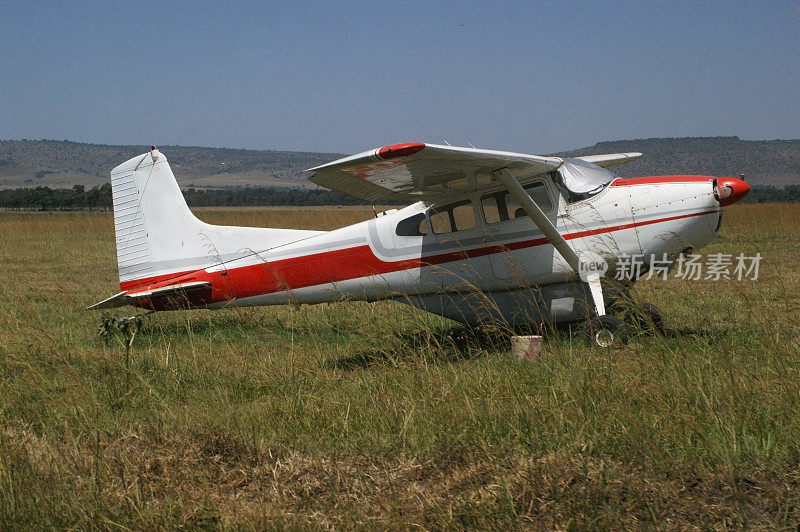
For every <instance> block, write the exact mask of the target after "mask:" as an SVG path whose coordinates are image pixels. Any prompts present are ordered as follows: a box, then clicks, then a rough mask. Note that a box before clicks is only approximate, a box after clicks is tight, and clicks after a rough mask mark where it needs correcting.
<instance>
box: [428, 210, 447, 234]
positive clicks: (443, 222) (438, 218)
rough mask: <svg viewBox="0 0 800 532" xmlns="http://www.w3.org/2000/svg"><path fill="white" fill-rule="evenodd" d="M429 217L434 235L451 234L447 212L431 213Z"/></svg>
mask: <svg viewBox="0 0 800 532" xmlns="http://www.w3.org/2000/svg"><path fill="white" fill-rule="evenodd" d="M429 216H430V218H431V228H432V229H433V232H434V233H435V234H437V235H441V234H442V233H452V232H453V225H452V224H451V223H450V212H449V211H431V212H430V214H429Z"/></svg>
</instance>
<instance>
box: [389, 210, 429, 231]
mask: <svg viewBox="0 0 800 532" xmlns="http://www.w3.org/2000/svg"><path fill="white" fill-rule="evenodd" d="M395 233H397V236H425V235H427V234H428V220H426V219H425V214H424V213H419V214H415V215H414V216H409V217H408V218H406V219H405V220H400V222H399V223H398V224H397V228H396V229H395Z"/></svg>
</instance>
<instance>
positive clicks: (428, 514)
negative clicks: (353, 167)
mask: <svg viewBox="0 0 800 532" xmlns="http://www.w3.org/2000/svg"><path fill="white" fill-rule="evenodd" d="M199 215H200V216H201V217H202V218H204V219H205V220H207V221H209V222H212V223H228V224H244V225H264V226H275V227H299V228H314V229H331V228H333V227H337V226H341V225H344V224H347V223H352V222H355V221H358V220H361V219H365V218H367V217H369V216H371V209H370V208H338V209H337V208H321V209H311V208H309V209H231V210H206V211H200V212H199ZM0 243H2V246H0V274H2V276H3V279H5V283H6V285H5V286H4V287H3V289H2V292H0V528H3V529H9V528H24V527H31V528H42V527H58V528H62V527H63V528H80V529H84V528H90V527H98V528H123V529H124V528H131V529H141V528H167V527H222V528H240V527H242V528H334V527H335V528H362V527H367V528H425V529H431V528H432V529H437V528H526V527H527V528H570V527H571V528H578V529H583V528H629V527H646V526H654V527H658V528H666V529H676V528H677V529H683V528H690V527H700V528H719V529H723V528H734V527H737V528H738V527H750V528H758V529H763V528H770V529H792V530H794V529H796V528H797V526H798V524H799V523H800V331H798V324H799V322H800V319H798V317H800V295H799V294H800V270H799V269H798V259H799V258H800V207H799V206H798V205H777V204H776V205H737V206H734V207H731V208H729V209H727V210H726V214H725V222H724V228H723V231H722V233H721V235H720V238H719V239H718V240H717V242H716V243H715V244H713V245H712V246H710V247H709V248H708V249H706V250H705V252H707V253H712V252H725V253H734V254H738V253H740V252H743V253H745V254H748V255H752V254H755V253H756V252H760V253H761V254H762V255H763V257H764V258H763V261H762V264H761V269H760V276H759V278H758V279H757V280H756V281H746V282H737V281H727V282H726V281H719V282H711V281H697V282H690V281H681V280H674V279H673V280H669V281H648V282H643V283H641V284H640V285H638V286H637V289H636V292H637V294H638V295H639V296H640V297H641V298H642V299H646V300H649V301H653V302H655V303H657V304H658V305H659V307H660V308H661V310H662V312H663V313H664V315H665V318H666V321H667V326H668V332H667V335H666V336H664V337H650V336H637V337H635V338H634V339H633V342H632V344H631V345H629V346H626V347H622V348H617V349H613V350H610V351H604V350H599V349H598V350H592V349H588V348H586V347H584V344H583V343H582V342H581V341H579V340H571V339H570V338H569V333H568V332H566V331H562V332H555V333H552V334H550V335H549V336H548V337H547V338H546V341H545V352H546V354H545V356H544V357H543V359H542V360H541V362H539V363H534V364H524V363H518V362H515V361H514V360H512V359H511V357H510V356H509V355H508V354H507V352H506V349H507V346H506V345H505V341H504V339H503V338H502V336H498V337H494V338H478V337H476V336H475V335H472V334H470V333H469V331H465V330H464V329H463V328H461V327H460V326H459V325H457V324H455V323H453V322H449V321H447V320H444V319H442V318H438V317H436V316H431V315H427V314H425V313H422V312H420V311H416V310H414V309H412V308H409V307H407V306H405V305H402V304H397V303H393V302H379V303H372V304H368V303H340V304H330V305H318V306H303V307H300V308H292V307H273V308H269V307H267V308H256V309H244V310H242V309H230V310H223V311H217V312H208V311H197V312H175V313H163V314H156V315H153V316H150V317H148V318H146V319H145V327H144V329H143V330H142V331H141V332H139V333H138V335H137V336H136V337H135V339H134V342H133V347H132V352H131V358H130V364H129V365H128V366H127V367H126V364H125V349H124V348H123V346H122V344H121V343H120V342H119V341H117V340H115V341H112V342H111V343H110V344H108V345H107V344H106V343H105V342H104V341H103V340H102V339H101V338H100V336H99V334H98V323H99V317H100V316H99V314H98V313H92V312H87V311H84V310H82V308H83V307H85V306H87V305H89V304H91V303H94V302H96V301H99V300H100V299H103V298H105V297H108V296H109V295H111V294H113V293H115V292H116V291H117V288H118V279H117V272H116V259H115V250H114V235H113V221H112V218H111V215H110V214H107V213H86V214H80V213H73V214H70V213H62V214H48V213H0ZM125 312H127V313H130V311H124V310H123V312H122V313H120V314H123V313H125Z"/></svg>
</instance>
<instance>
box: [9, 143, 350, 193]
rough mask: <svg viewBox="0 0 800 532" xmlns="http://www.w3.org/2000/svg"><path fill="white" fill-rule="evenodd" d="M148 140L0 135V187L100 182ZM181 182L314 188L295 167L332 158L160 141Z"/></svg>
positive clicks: (333, 156)
mask: <svg viewBox="0 0 800 532" xmlns="http://www.w3.org/2000/svg"><path fill="white" fill-rule="evenodd" d="M149 148H150V146H109V145H104V144H84V143H80V142H69V141H56V140H3V141H0V188H16V187H36V186H49V187H51V188H71V187H72V186H73V185H76V184H78V185H84V186H86V187H92V186H99V185H102V184H103V183H106V182H108V179H109V173H110V172H111V169H112V168H113V167H114V166H116V165H118V164H120V163H122V162H124V161H127V160H128V159H130V158H131V157H134V156H136V155H138V154H140V153H144V152H146V151H147V150H148V149H149ZM158 148H159V149H160V150H161V151H162V152H164V154H166V156H167V158H168V159H169V162H170V166H171V167H172V171H173V172H174V173H175V177H176V178H177V179H178V182H179V183H180V185H181V186H182V187H196V188H223V187H244V186H251V187H293V188H295V187H303V188H317V187H316V186H315V185H313V184H312V183H310V182H308V181H307V180H305V179H301V178H300V177H299V176H300V173H301V172H302V171H303V170H305V169H306V168H311V167H313V166H316V165H319V164H323V163H326V162H328V161H331V160H333V159H337V158H339V157H340V155H337V154H332V153H306V152H288V151H271V150H270V151H261V150H233V149H227V148H202V147H196V146H191V147H187V146H159V147H158Z"/></svg>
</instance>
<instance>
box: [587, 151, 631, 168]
mask: <svg viewBox="0 0 800 532" xmlns="http://www.w3.org/2000/svg"><path fill="white" fill-rule="evenodd" d="M641 156H642V154H641V153H639V152H638V151H633V152H628V153H608V154H606V155H584V156H583V157H575V158H576V159H581V160H583V161H586V162H587V163H592V164H596V165H597V166H602V167H603V168H608V167H609V166H615V165H617V164H622V163H629V162H631V161H635V160H636V159H638V158H639V157H641Z"/></svg>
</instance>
